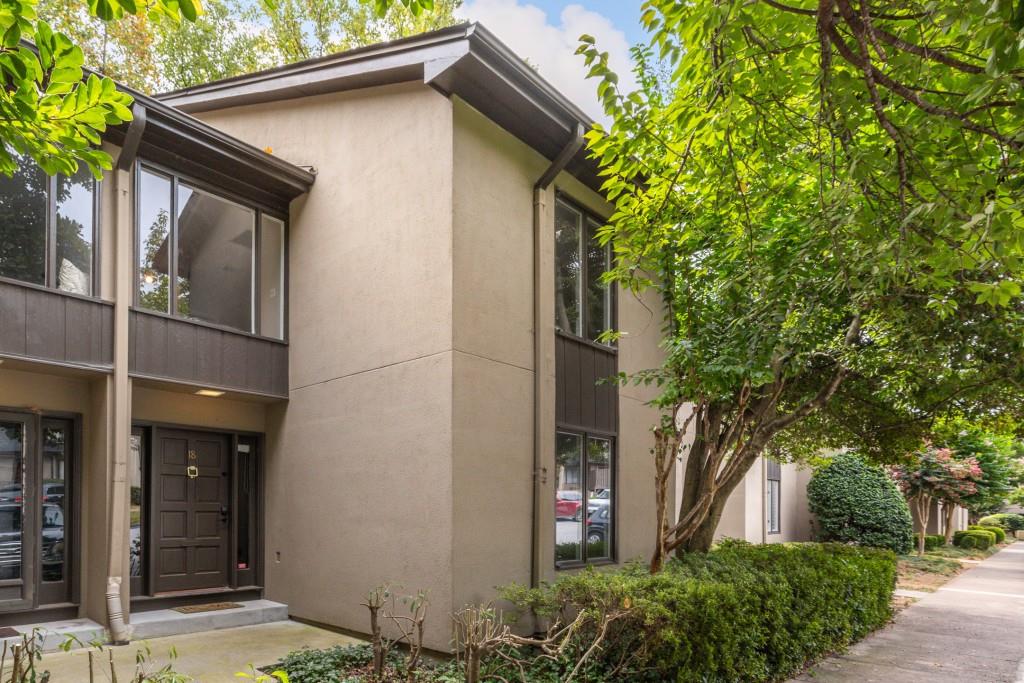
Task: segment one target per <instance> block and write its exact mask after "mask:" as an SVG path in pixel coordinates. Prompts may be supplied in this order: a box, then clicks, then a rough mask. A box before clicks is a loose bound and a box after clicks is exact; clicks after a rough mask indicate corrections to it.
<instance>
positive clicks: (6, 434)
mask: <svg viewBox="0 0 1024 683" xmlns="http://www.w3.org/2000/svg"><path fill="white" fill-rule="evenodd" d="M24 467H25V427H24V425H23V424H21V423H20V422H0V580H2V579H20V578H21V543H22V535H21V531H22V512H23V509H24V505H25V500H24V497H23V495H22V486H23V482H24V476H25V472H24Z"/></svg>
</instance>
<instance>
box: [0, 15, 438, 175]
mask: <svg viewBox="0 0 1024 683" xmlns="http://www.w3.org/2000/svg"><path fill="white" fill-rule="evenodd" d="M78 1H79V2H82V3H83V4H87V6H88V17H95V18H97V19H99V20H101V21H103V22H106V23H105V24H103V25H100V29H99V30H98V32H97V31H95V30H94V29H95V26H86V25H84V24H91V20H90V19H88V17H85V15H84V13H82V12H81V11H80V10H79V9H78V8H79V5H78V3H73V4H72V3H71V2H66V3H63V4H62V3H61V2H59V1H58V0H55V1H54V2H51V3H49V4H48V5H47V6H46V7H44V10H45V14H46V15H47V17H48V18H39V17H38V16H37V9H38V3H39V0H0V86H2V87H0V141H2V143H3V144H0V174H3V175H5V176H8V177H9V176H11V175H12V174H13V173H15V172H16V171H17V168H18V162H17V158H16V156H17V155H28V156H30V157H32V159H34V160H35V162H36V163H37V164H38V165H39V166H40V167H41V168H42V169H43V170H44V171H45V172H46V173H48V174H51V175H52V174H54V173H58V172H59V173H64V174H67V175H74V174H75V172H76V171H77V170H78V166H79V164H84V165H85V166H86V167H87V168H89V170H90V171H92V173H93V175H95V176H96V177H97V178H99V177H100V176H101V175H102V171H103V170H105V169H109V168H110V167H111V159H110V156H109V155H108V154H107V153H106V152H104V151H102V150H101V149H98V147H99V144H100V139H101V135H102V134H103V133H104V132H105V131H106V129H107V126H116V125H120V124H122V123H125V122H127V121H130V120H131V118H132V114H131V109H130V107H131V104H132V97H131V96H130V95H129V94H127V93H124V92H121V91H119V90H118V89H117V87H116V85H115V83H114V81H113V80H111V79H110V78H109V77H107V76H98V75H96V74H91V75H89V76H88V78H85V77H84V76H85V74H84V72H83V70H82V67H83V65H84V64H85V63H86V53H85V51H84V50H83V48H82V47H81V46H79V45H78V44H77V42H76V40H81V41H84V42H86V45H87V48H89V49H90V51H91V59H90V64H92V65H93V66H99V67H103V66H106V67H108V68H110V69H111V70H115V69H116V68H117V64H121V65H122V67H123V68H124V69H125V73H126V74H129V76H126V77H131V78H133V79H136V78H137V80H138V83H136V85H139V86H140V87H145V86H144V84H145V81H146V78H148V75H147V74H148V73H149V68H148V67H145V66H142V67H140V65H139V64H137V63H136V62H137V61H138V57H139V54H142V55H146V54H148V53H147V51H146V50H145V46H146V45H147V41H148V40H149V36H150V35H151V34H150V33H149V32H148V30H147V29H146V23H145V21H143V18H144V19H146V20H148V21H151V22H158V21H168V20H169V21H172V22H175V23H178V22H180V21H181V20H183V19H185V20H188V21H195V20H196V18H197V17H198V16H199V15H200V14H201V13H202V6H201V4H200V2H199V0H87V2H86V0H78ZM263 2H264V4H265V5H267V7H268V8H271V9H272V8H273V7H274V4H275V3H274V0H263ZM392 6H394V7H395V8H398V9H396V11H405V12H408V13H409V14H411V15H412V16H414V17H421V16H424V15H425V14H427V15H429V13H430V12H431V11H432V10H433V8H434V0H374V9H375V11H376V12H377V14H378V15H379V16H385V15H387V14H388V13H389V12H390V11H391V10H392ZM402 8H404V9H402ZM83 17H85V21H84V22H83V21H80V20H81V19H82V18H83ZM125 19H127V26H128V30H126V31H125V33H124V35H134V38H131V39H122V40H119V41H118V45H119V46H120V47H121V48H123V49H125V50H127V51H128V52H126V53H125V54H121V53H119V52H118V51H117V50H114V51H112V52H108V51H107V50H106V49H105V48H106V47H107V46H108V42H109V41H110V40H111V38H113V37H116V36H117V35H119V34H118V32H117V31H114V30H112V28H113V25H112V24H111V23H110V22H113V21H116V20H125ZM50 21H58V22H62V23H63V24H64V25H65V28H66V29H67V31H71V32H72V33H74V34H75V35H77V36H78V38H77V39H76V38H73V37H69V36H68V35H67V31H65V32H61V31H54V30H53V28H52V26H51V23H50ZM80 24H82V25H80ZM133 26H134V29H132V27H133ZM133 31H134V33H133ZM23 39H27V40H29V41H31V43H32V44H33V45H34V46H35V49H32V48H31V47H29V46H28V45H27V44H25V43H24V42H22V41H23ZM97 40H98V41H99V43H98V44H99V45H101V46H103V47H104V49H102V50H101V51H99V52H98V56H97V53H96V52H95V51H94V44H93V43H94V42H95V41H97ZM90 41H93V43H91V42H90ZM91 45H92V46H91ZM140 51H141V53H140ZM131 52H134V53H135V56H134V57H133V55H132V54H129V53H131ZM115 58H116V59H115ZM92 60H96V61H95V62H93V61H92ZM136 72H138V73H136ZM131 74H134V75H131Z"/></svg>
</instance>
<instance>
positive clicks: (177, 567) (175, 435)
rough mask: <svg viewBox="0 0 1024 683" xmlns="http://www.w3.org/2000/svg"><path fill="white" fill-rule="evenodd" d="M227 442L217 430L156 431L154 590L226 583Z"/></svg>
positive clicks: (228, 487)
mask: <svg viewBox="0 0 1024 683" xmlns="http://www.w3.org/2000/svg"><path fill="white" fill-rule="evenodd" d="M228 443H229V441H228V438H227V437H226V436H224V435H222V434H209V433H205V432H192V431H180V430H166V429H157V430H156V435H155V439H154V444H153V445H154V448H153V468H152V478H151V481H152V486H153V494H154V495H153V498H152V500H153V508H154V510H153V512H154V514H153V515H152V522H151V529H152V531H151V533H152V536H151V538H153V539H154V541H155V542H154V544H153V546H154V547H153V549H152V553H153V554H152V558H153V566H154V569H155V571H154V572H153V579H154V582H155V583H154V587H153V590H154V592H156V593H163V592H167V591H181V590H201V589H205V588H221V587H224V586H227V585H228V532H229V530H230V525H229V505H230V482H231V476H230V475H231V472H230V467H231V454H230V448H229V445H228Z"/></svg>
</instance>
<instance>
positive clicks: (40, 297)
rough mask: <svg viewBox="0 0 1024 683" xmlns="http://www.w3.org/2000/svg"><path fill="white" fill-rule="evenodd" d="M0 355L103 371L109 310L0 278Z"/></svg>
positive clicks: (108, 357) (109, 363) (110, 358)
mask: <svg viewBox="0 0 1024 683" xmlns="http://www.w3.org/2000/svg"><path fill="white" fill-rule="evenodd" d="M0 355H5V356H13V357H18V358H25V359H27V360H34V361H43V362H46V363H51V364H56V365H65V366H70V367H79V368H88V369H97V370H102V371H109V370H110V369H111V368H112V367H113V362H114V306H113V304H111V303H109V302H106V301H101V300H99V299H93V298H90V297H85V296H81V295H78V294H69V293H67V292H61V291H58V290H54V289H48V288H46V287H41V286H39V285H33V284H29V283H25V282H18V281H16V280H9V279H6V278H0Z"/></svg>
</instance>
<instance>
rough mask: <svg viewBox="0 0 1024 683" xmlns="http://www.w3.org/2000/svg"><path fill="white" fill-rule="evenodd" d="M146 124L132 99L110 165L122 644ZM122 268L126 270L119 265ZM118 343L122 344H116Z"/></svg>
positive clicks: (112, 613) (117, 603)
mask: <svg viewBox="0 0 1024 683" xmlns="http://www.w3.org/2000/svg"><path fill="white" fill-rule="evenodd" d="M145 129H146V108H145V107H143V106H142V105H141V104H139V103H138V102H136V103H135V105H134V106H133V107H132V122H131V123H130V124H129V125H128V131H127V133H126V134H125V138H124V141H123V144H122V146H121V153H120V154H119V155H118V157H117V164H116V165H115V167H114V171H113V175H114V182H115V187H114V195H115V198H114V201H115V206H116V209H115V214H116V215H115V218H114V225H115V228H114V253H115V254H116V256H115V266H114V278H115V280H114V311H115V313H114V382H113V388H114V400H113V406H114V408H113V412H114V414H113V417H112V419H111V420H110V434H111V435H112V437H111V438H112V440H113V447H112V450H113V454H114V461H113V463H112V467H111V481H110V507H109V511H108V520H107V529H108V530H109V532H110V547H109V548H108V551H109V553H108V558H107V591H106V598H107V628H109V629H110V640H111V642H112V643H113V644H114V645H123V644H126V643H127V642H128V641H129V640H130V634H129V632H128V627H127V625H126V624H125V621H124V610H123V608H122V603H121V591H122V583H123V576H122V569H123V567H124V558H123V557H122V554H121V553H120V552H118V551H119V550H120V549H122V547H123V546H122V544H121V543H119V542H117V540H116V539H120V538H123V537H124V536H125V535H126V533H127V528H126V526H125V522H126V519H125V518H126V517H127V508H128V497H127V495H126V494H127V488H128V481H127V472H128V434H129V432H130V431H131V416H130V414H131V401H130V398H129V392H130V391H131V385H130V380H129V378H128V366H127V360H128V349H127V341H128V335H129V334H130V331H129V329H128V306H129V303H130V299H131V296H132V288H131V284H132V269H133V268H134V263H133V260H134V259H132V258H131V257H130V255H131V254H132V238H131V232H132V231H131V225H132V219H131V210H130V202H131V174H130V173H129V171H130V170H131V168H132V165H133V164H134V163H135V157H136V155H137V154H138V151H139V144H140V143H141V141H142V134H143V132H144V131H145ZM126 267H127V272H125V269H126ZM122 345H124V348H121V346H122Z"/></svg>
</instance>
